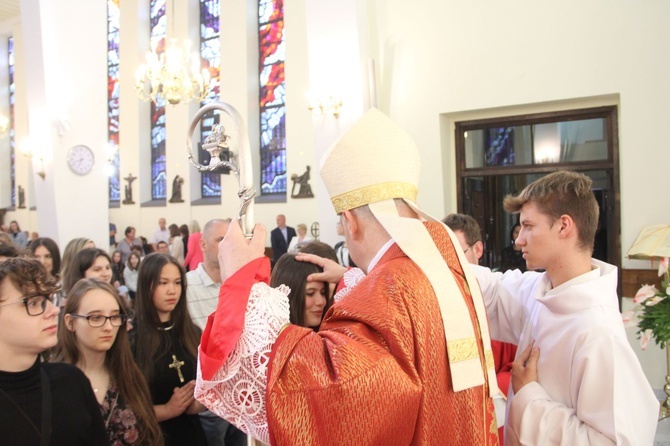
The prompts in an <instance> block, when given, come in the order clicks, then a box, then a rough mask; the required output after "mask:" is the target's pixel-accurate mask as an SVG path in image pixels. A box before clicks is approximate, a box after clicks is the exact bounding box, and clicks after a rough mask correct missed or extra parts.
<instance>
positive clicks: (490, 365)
mask: <svg viewBox="0 0 670 446" xmlns="http://www.w3.org/2000/svg"><path fill="white" fill-rule="evenodd" d="M484 357H485V358H486V369H487V370H491V369H495V368H496V363H495V360H494V359H493V350H485V351H484Z"/></svg>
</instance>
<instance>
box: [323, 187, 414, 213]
mask: <svg viewBox="0 0 670 446" xmlns="http://www.w3.org/2000/svg"><path fill="white" fill-rule="evenodd" d="M418 193H419V190H418V189H417V187H416V186H414V185H412V184H409V183H393V182H389V183H379V184H374V185H372V186H366V187H361V188H360V189H356V190H352V191H350V192H345V193H343V194H341V195H338V196H336V197H333V198H331V201H332V202H333V206H334V207H335V213H337V214H339V213H340V212H343V211H348V210H349V209H354V208H357V207H360V206H364V205H366V204H370V203H377V202H379V201H384V200H389V199H392V198H407V199H408V200H412V201H416V196H417V195H418Z"/></svg>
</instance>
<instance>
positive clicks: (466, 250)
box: [463, 245, 472, 254]
mask: <svg viewBox="0 0 670 446" xmlns="http://www.w3.org/2000/svg"><path fill="white" fill-rule="evenodd" d="M470 248H472V245H470V246H468V247H467V248H466V249H465V250H464V251H463V254H465V253H466V252H468V251H470Z"/></svg>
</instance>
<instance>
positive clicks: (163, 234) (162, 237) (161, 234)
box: [151, 217, 170, 252]
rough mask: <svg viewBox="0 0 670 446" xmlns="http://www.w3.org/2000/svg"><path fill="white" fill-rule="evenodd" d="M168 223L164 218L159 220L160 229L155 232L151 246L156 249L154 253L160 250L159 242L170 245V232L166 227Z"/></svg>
mask: <svg viewBox="0 0 670 446" xmlns="http://www.w3.org/2000/svg"><path fill="white" fill-rule="evenodd" d="M166 224H167V223H166V221H165V219H164V218H162V217H161V218H159V219H158V229H156V230H155V231H154V235H153V238H152V239H151V246H152V247H153V248H154V252H156V251H157V250H158V242H160V241H163V242H165V243H167V244H168V245H169V244H170V230H169V229H168V228H167V227H166Z"/></svg>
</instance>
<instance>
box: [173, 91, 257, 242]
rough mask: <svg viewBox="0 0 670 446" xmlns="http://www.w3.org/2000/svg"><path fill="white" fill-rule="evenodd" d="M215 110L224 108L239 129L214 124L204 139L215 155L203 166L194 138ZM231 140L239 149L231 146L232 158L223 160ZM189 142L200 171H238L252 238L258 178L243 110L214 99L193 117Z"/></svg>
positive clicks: (247, 228) (244, 221) (244, 219)
mask: <svg viewBox="0 0 670 446" xmlns="http://www.w3.org/2000/svg"><path fill="white" fill-rule="evenodd" d="M215 110H220V111H222V112H224V113H226V114H228V115H229V116H230V117H231V118H232V120H233V124H234V126H235V130H237V135H236V136H235V135H234V136H233V137H231V136H229V135H227V134H226V130H225V128H224V127H223V125H222V124H217V125H215V126H214V127H213V128H212V133H211V134H210V135H209V136H208V137H207V138H205V141H203V143H202V148H203V149H204V150H207V151H208V152H209V154H210V155H211V159H210V160H209V165H207V166H203V165H202V164H199V163H198V162H197V160H196V159H195V157H194V156H193V148H192V147H193V146H192V143H191V139H193V131H194V130H195V128H196V127H197V125H198V123H199V122H200V120H201V119H202V117H203V116H204V115H205V114H206V113H208V112H210V111H215ZM228 140H232V142H233V144H232V145H233V146H236V148H237V150H236V151H232V150H231V157H230V158H231V161H222V160H221V157H220V155H221V152H222V151H224V150H226V149H228ZM186 146H187V147H188V160H189V161H190V162H191V164H192V165H193V166H195V168H196V169H198V171H199V172H215V171H217V169H220V168H222V167H226V168H228V169H230V170H232V171H233V172H234V173H235V176H236V177H237V182H238V184H239V185H240V189H239V190H238V191H237V195H238V197H240V212H239V215H240V221H241V222H242V231H243V232H244V235H245V236H246V237H247V238H251V233H252V231H253V229H254V205H253V201H252V200H253V198H254V195H256V191H255V190H254V180H253V175H252V174H251V169H252V166H251V148H250V146H249V135H248V134H247V127H246V126H245V125H244V122H243V121H242V116H241V115H240V113H239V112H238V111H237V110H235V108H234V107H233V106H232V105H230V104H227V103H225V102H213V103H211V104H207V105H205V106H204V107H202V108H201V109H200V110H198V112H197V113H196V114H195V116H194V117H193V121H191V127H190V128H189V129H188V138H187V140H186ZM235 152H237V157H236V158H237V164H235V163H234V162H233V161H232V160H233V159H234V158H235V156H234V153H235Z"/></svg>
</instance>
